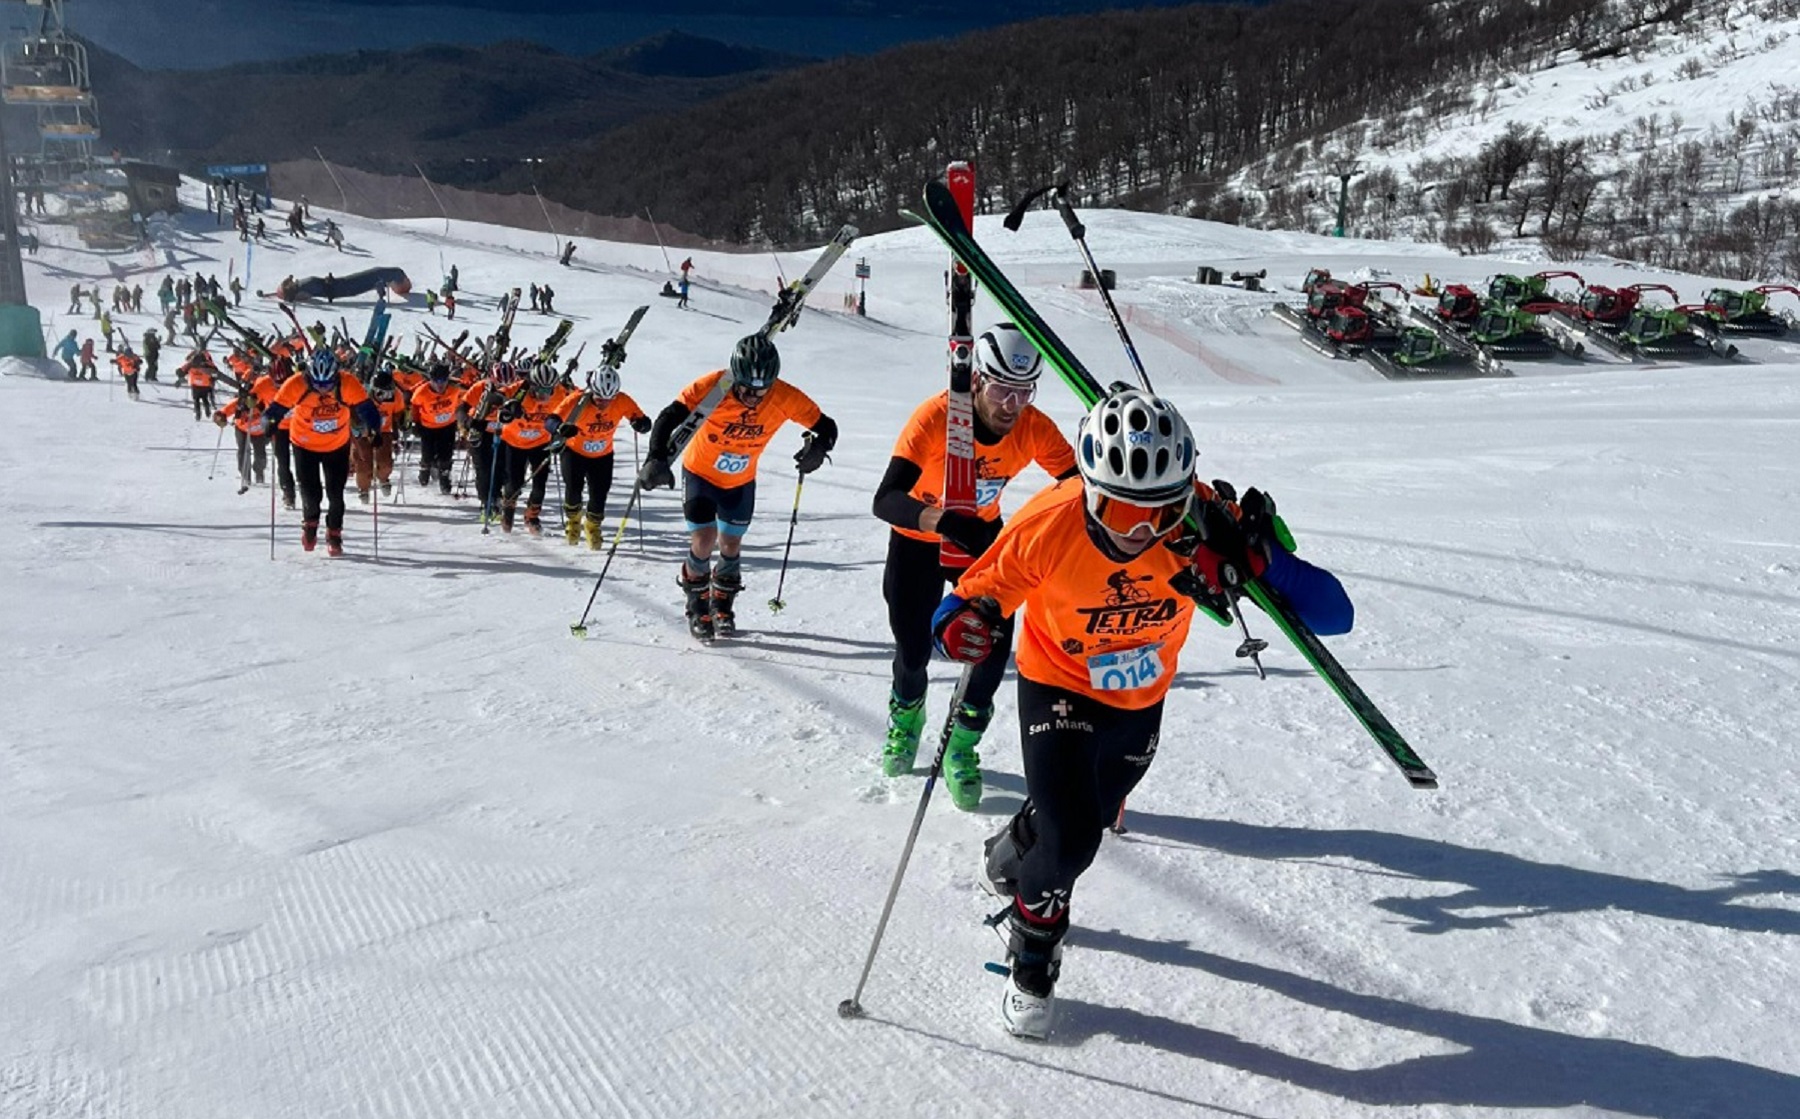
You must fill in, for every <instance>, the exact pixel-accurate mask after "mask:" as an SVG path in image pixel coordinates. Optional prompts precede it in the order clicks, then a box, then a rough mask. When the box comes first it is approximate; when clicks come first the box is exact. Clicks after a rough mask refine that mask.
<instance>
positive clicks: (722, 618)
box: [712, 560, 744, 637]
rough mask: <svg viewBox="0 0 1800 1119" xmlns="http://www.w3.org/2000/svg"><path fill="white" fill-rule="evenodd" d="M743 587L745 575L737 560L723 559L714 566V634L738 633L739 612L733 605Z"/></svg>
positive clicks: (723, 635)
mask: <svg viewBox="0 0 1800 1119" xmlns="http://www.w3.org/2000/svg"><path fill="white" fill-rule="evenodd" d="M743 589H744V577H743V576H742V575H739V574H738V565H737V561H736V560H730V561H725V560H721V561H719V563H718V564H716V565H715V566H714V567H713V572H712V615H713V636H715V637H734V636H736V635H737V614H736V613H734V612H733V610H732V606H733V604H734V603H736V602H737V596H738V592H739V591H741V590H743Z"/></svg>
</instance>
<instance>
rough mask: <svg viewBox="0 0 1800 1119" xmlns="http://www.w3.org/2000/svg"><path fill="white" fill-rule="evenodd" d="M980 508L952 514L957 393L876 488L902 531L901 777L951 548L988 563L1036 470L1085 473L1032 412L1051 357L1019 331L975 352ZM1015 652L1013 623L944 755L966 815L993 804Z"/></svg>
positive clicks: (928, 414) (908, 765) (888, 588)
mask: <svg viewBox="0 0 1800 1119" xmlns="http://www.w3.org/2000/svg"><path fill="white" fill-rule="evenodd" d="M973 362H974V376H973V383H972V388H973V398H974V399H973V404H974V424H975V430H974V438H975V446H974V455H975V465H974V472H975V493H974V497H975V509H974V511H973V512H962V511H959V510H949V509H945V508H944V487H945V474H946V453H945V447H946V440H945V431H946V428H947V426H948V416H949V400H950V394H949V393H948V392H940V393H938V394H937V395H935V396H933V397H931V398H929V399H928V400H926V401H925V402H924V403H923V404H921V405H919V406H918V407H917V408H916V409H914V410H913V413H912V416H911V417H910V418H909V419H908V420H907V421H906V426H905V427H904V428H902V429H901V431H900V438H899V439H898V440H897V441H896V442H895V444H894V453H893V457H892V458H890V459H889V460H888V466H887V473H886V474H885V475H883V477H882V479H881V484H880V485H879V486H877V487H876V489H875V501H874V512H875V515H876V516H877V517H880V518H881V519H882V520H884V521H886V522H887V523H888V524H889V525H891V526H893V529H892V531H891V532H889V533H888V549H887V564H886V566H885V567H884V568H883V570H882V577H881V593H882V598H883V599H885V600H886V601H887V614H888V628H889V629H890V630H891V631H892V632H893V635H894V663H893V688H892V690H891V691H890V692H889V694H888V729H887V743H886V745H885V746H884V747H883V748H882V758H881V767H882V771H883V772H884V773H886V774H887V775H888V776H889V777H898V776H901V775H903V774H907V773H911V772H912V767H913V759H914V758H915V756H916V755H917V754H918V750H919V736H920V733H921V732H922V730H923V729H924V725H925V693H926V685H927V683H928V680H929V678H928V676H927V669H928V667H929V666H930V663H931V618H932V613H933V611H935V610H936V609H937V605H938V602H939V601H940V600H941V599H942V598H943V596H944V588H945V586H946V584H953V583H955V582H956V579H957V576H958V575H960V574H961V566H964V565H959V566H958V567H948V566H944V565H943V564H942V563H941V562H940V551H939V549H940V548H941V546H942V544H943V542H944V540H945V539H948V540H949V541H950V543H951V544H953V545H955V546H956V547H957V548H959V549H961V551H962V552H963V553H964V554H965V555H967V556H970V557H976V556H980V555H981V554H982V553H983V552H985V551H986V550H987V547H988V545H989V544H991V543H992V542H993V540H994V537H995V536H997V535H998V534H999V532H1000V527H1001V518H1000V497H1001V494H1002V492H1003V491H1004V490H1005V488H1006V485H1007V483H1008V482H1010V481H1011V480H1012V479H1013V478H1014V477H1016V476H1017V475H1018V474H1019V472H1020V471H1022V470H1024V469H1025V468H1026V467H1027V466H1030V465H1031V464H1032V463H1033V462H1035V463H1037V464H1038V465H1039V466H1040V467H1042V468H1043V470H1044V472H1045V473H1047V474H1049V475H1050V476H1051V477H1053V478H1055V479H1056V480H1058V481H1061V480H1062V479H1064V478H1069V477H1072V476H1073V475H1074V474H1075V452H1074V451H1073V450H1071V449H1070V447H1069V441H1068V440H1067V439H1064V438H1063V436H1062V432H1060V431H1058V430H1057V428H1056V423H1055V421H1053V420H1052V419H1050V417H1048V416H1046V415H1044V413H1042V412H1040V411H1038V410H1037V409H1036V408H1035V407H1033V406H1032V404H1031V401H1032V399H1033V398H1034V397H1035V396H1036V395H1037V382H1038V376H1039V374H1040V373H1041V372H1042V370H1043V359H1042V358H1041V357H1040V356H1039V354H1038V351H1037V349H1036V347H1034V346H1033V345H1032V344H1031V341H1030V339H1028V338H1026V337H1025V335H1024V334H1022V333H1021V332H1020V331H1019V329H1018V328H1017V327H1015V326H1014V325H1013V324H1012V323H1000V324H998V325H996V326H994V327H992V328H990V329H988V330H986V331H984V332H982V335H981V337H980V338H978V339H977V340H976V342H975V349H974V354H973ZM1011 652H1012V624H1011V622H1010V621H1003V622H1001V623H999V624H998V625H996V626H995V627H994V633H993V645H992V648H991V653H992V655H990V656H989V657H988V658H987V659H986V660H984V661H983V662H982V664H981V666H980V667H979V668H978V669H976V671H975V674H974V675H973V676H972V677H971V678H970V680H969V687H968V689H967V691H966V692H965V693H964V695H963V697H962V706H961V707H960V708H958V709H957V710H956V711H955V712H953V713H952V716H953V719H954V726H953V727H952V729H951V732H950V744H949V746H948V748H947V749H946V750H945V752H944V785H945V787H946V788H947V789H948V790H949V793H950V799H951V800H952V801H953V802H954V803H955V804H956V806H957V807H958V808H961V809H963V810H965V811H973V810H974V809H975V808H976V807H977V806H979V805H980V803H981V791H982V788H981V786H982V780H981V756H980V754H979V753H978V752H977V750H976V747H977V746H978V745H979V744H980V742H981V736H982V734H983V733H984V732H985V731H986V730H987V726H988V720H989V719H991V718H992V717H993V714H994V693H995V692H996V691H998V690H999V688H1000V678H1001V677H1002V676H1003V675H1004V674H1005V672H1006V662H1007V658H1008V656H1009V654H1010V653H1011Z"/></svg>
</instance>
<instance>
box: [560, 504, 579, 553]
mask: <svg viewBox="0 0 1800 1119" xmlns="http://www.w3.org/2000/svg"><path fill="white" fill-rule="evenodd" d="M563 539H564V540H567V541H568V542H569V547H571V548H573V547H574V546H575V545H577V544H579V543H581V506H579V505H564V506H563Z"/></svg>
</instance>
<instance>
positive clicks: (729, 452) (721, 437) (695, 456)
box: [680, 369, 824, 489]
mask: <svg viewBox="0 0 1800 1119" xmlns="http://www.w3.org/2000/svg"><path fill="white" fill-rule="evenodd" d="M724 375H725V371H724V370H723V369H719V370H715V371H713V372H711V373H708V374H707V375H706V376H704V377H702V378H700V379H699V380H698V381H695V382H694V383H693V384H691V385H689V386H688V387H687V388H685V389H683V390H681V397H680V400H681V403H682V405H683V406H684V407H686V408H688V409H690V410H692V409H694V408H696V407H698V406H699V404H700V402H701V401H702V400H704V399H706V394H707V393H708V392H711V391H712V387H713V386H714V385H715V384H717V383H718V381H719V378H720V377H723V376H724ZM823 414H824V413H822V412H820V411H819V406H818V405H817V404H814V403H813V401H812V397H810V396H807V395H806V394H805V393H803V392H801V391H800V390H799V389H797V388H795V387H794V386H793V385H790V384H788V383H787V382H786V381H776V382H775V383H774V384H773V385H771V386H770V387H769V391H768V393H767V394H766V395H765V396H764V397H763V398H762V399H761V400H759V401H757V402H756V407H754V408H746V407H744V404H743V402H742V401H740V400H739V399H738V398H737V397H736V396H735V395H734V394H732V393H729V392H727V393H726V394H725V398H724V399H723V400H721V401H719V406H718V407H717V408H714V409H713V410H712V414H711V415H709V416H707V417H706V422H705V423H703V424H701V425H700V430H699V431H696V432H695V433H694V437H693V439H691V440H689V441H688V445H687V450H686V451H685V452H683V454H682V456H681V465H682V468H683V469H685V470H686V471H687V472H688V473H690V474H694V475H698V476H699V477H701V478H704V479H706V480H707V481H709V482H711V483H713V484H714V485H716V486H720V487H722V488H724V489H736V488H737V487H738V486H742V485H745V484H746V483H748V482H751V481H754V480H755V478H756V460H757V459H759V458H761V457H762V453H763V448H765V447H767V446H768V445H769V440H771V439H773V438H775V433H776V432H777V431H778V430H780V428H781V425H782V424H784V423H786V422H787V421H789V420H793V421H794V422H795V423H798V424H801V425H802V426H804V427H812V426H813V425H815V424H817V423H818V422H819V417H820V416H822V415H823Z"/></svg>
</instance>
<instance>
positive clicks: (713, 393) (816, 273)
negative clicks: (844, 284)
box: [669, 225, 856, 460]
mask: <svg viewBox="0 0 1800 1119" xmlns="http://www.w3.org/2000/svg"><path fill="white" fill-rule="evenodd" d="M854 240H856V227H855V226H854V225H846V226H844V227H843V228H842V229H840V230H838V231H837V233H836V234H834V235H833V236H832V238H831V240H830V241H829V242H828V243H827V244H826V245H825V248H824V250H823V251H821V252H820V253H819V256H818V259H817V260H815V261H813V263H812V267H811V268H808V269H807V270H806V274H805V275H803V276H800V277H798V278H797V279H793V280H790V281H788V283H787V286H785V287H783V288H782V289H781V293H780V294H779V295H777V296H776V297H775V306H774V307H772V308H770V310H769V318H768V321H767V322H764V323H763V324H762V326H761V328H760V329H759V331H758V332H759V333H760V334H762V336H763V337H764V338H773V337H775V335H777V334H780V333H781V332H782V331H784V330H786V329H788V328H789V327H791V326H793V325H794V321H795V320H796V319H798V318H799V317H800V308H801V307H802V306H803V305H804V304H805V303H806V297H807V296H808V295H811V294H812V290H813V289H814V288H816V287H818V286H819V283H820V281H822V280H824V279H825V274H826V273H828V272H830V271H831V266H832V265H834V264H836V263H837V262H838V260H839V259H841V258H842V257H843V255H844V253H845V252H846V251H848V250H849V248H850V243H851V242H852V241H854ZM730 391H731V368H730V366H727V367H726V369H725V372H724V373H722V374H720V376H719V380H718V383H717V384H715V385H713V387H712V389H711V390H710V391H709V392H708V393H707V394H706V396H705V397H704V398H703V399H702V400H701V401H700V403H699V404H698V405H696V406H695V407H694V410H693V411H692V412H690V413H688V416H687V418H686V419H684V420H682V421H681V426H680V427H677V428H676V429H675V430H674V431H673V432H672V433H671V434H670V436H669V454H670V457H671V460H673V458H674V457H676V456H679V455H680V454H681V452H682V450H683V449H684V448H686V447H687V445H688V441H689V440H691V439H692V438H693V437H694V433H695V432H696V431H699V430H700V425H701V424H704V423H705V422H706V418H707V417H708V416H710V415H712V411H713V409H714V408H717V407H718V406H719V401H721V400H724V399H725V394H726V393H728V392H730Z"/></svg>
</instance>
